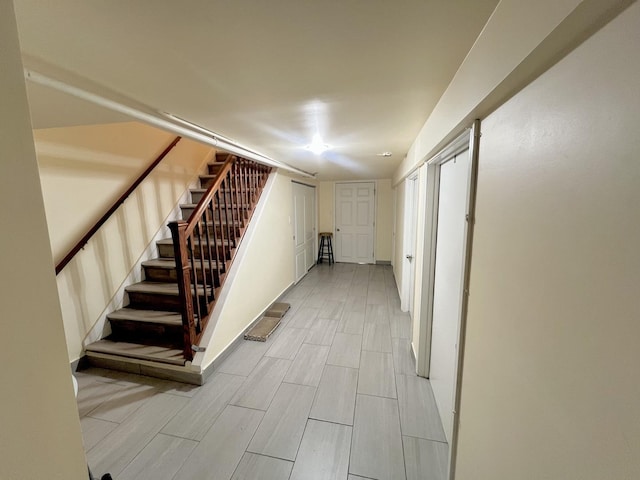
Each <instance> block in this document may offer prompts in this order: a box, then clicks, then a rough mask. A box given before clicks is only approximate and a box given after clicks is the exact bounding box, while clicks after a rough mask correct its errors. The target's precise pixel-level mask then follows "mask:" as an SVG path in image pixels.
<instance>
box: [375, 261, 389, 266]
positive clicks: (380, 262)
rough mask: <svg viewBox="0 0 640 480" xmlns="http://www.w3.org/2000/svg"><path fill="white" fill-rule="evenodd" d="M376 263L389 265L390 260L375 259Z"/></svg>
mask: <svg viewBox="0 0 640 480" xmlns="http://www.w3.org/2000/svg"><path fill="white" fill-rule="evenodd" d="M376 265H391V260H376Z"/></svg>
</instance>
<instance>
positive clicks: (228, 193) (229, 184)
mask: <svg viewBox="0 0 640 480" xmlns="http://www.w3.org/2000/svg"><path fill="white" fill-rule="evenodd" d="M232 178H233V166H231V169H230V170H229V174H228V176H227V188H226V190H225V192H224V200H225V202H227V203H228V204H229V207H230V211H231V228H229V233H230V235H229V238H230V239H233V246H234V247H235V246H236V213H237V212H236V211H235V205H234V204H233V194H232V188H233V183H232V181H231V179H232ZM227 196H228V197H229V199H228V200H227Z"/></svg>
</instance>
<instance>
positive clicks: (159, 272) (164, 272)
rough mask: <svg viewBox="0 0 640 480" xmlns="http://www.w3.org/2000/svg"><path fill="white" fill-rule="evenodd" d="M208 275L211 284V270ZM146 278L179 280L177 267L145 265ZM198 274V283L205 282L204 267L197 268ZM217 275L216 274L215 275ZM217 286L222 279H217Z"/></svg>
mask: <svg viewBox="0 0 640 480" xmlns="http://www.w3.org/2000/svg"><path fill="white" fill-rule="evenodd" d="M206 273H207V274H206V277H207V285H211V277H212V275H211V274H210V273H209V272H206ZM144 275H145V279H146V280H149V281H151V282H169V283H175V282H177V281H178V278H177V274H176V270H175V268H172V269H168V268H155V267H145V268H144ZM196 275H197V277H198V283H204V282H203V271H202V269H199V268H198V269H196ZM215 276H216V275H215V274H214V277H215ZM215 286H216V288H217V287H219V286H220V281H219V280H218V279H216V283H215Z"/></svg>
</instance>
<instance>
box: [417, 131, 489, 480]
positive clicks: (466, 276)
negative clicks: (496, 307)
mask: <svg viewBox="0 0 640 480" xmlns="http://www.w3.org/2000/svg"><path fill="white" fill-rule="evenodd" d="M479 139H480V120H475V121H474V123H473V126H472V127H471V129H467V130H465V132H463V133H462V134H461V135H459V136H458V137H457V138H456V139H455V140H453V141H452V142H451V143H450V144H449V145H448V146H447V147H445V148H444V149H443V150H441V151H440V152H439V153H438V154H436V155H435V156H434V157H432V158H431V159H429V160H428V161H427V162H425V164H426V167H427V179H426V183H427V185H426V218H425V234H424V247H423V248H424V250H423V252H424V255H423V258H422V260H423V270H422V271H423V274H424V275H425V276H426V277H427V278H426V281H423V284H422V291H421V295H420V297H421V298H420V301H421V309H420V311H421V315H420V319H419V321H420V328H419V337H420V340H419V341H420V348H419V355H418V358H416V367H417V371H418V375H420V376H424V377H429V369H430V360H431V340H432V326H433V305H434V281H435V259H436V238H437V231H438V198H439V191H440V167H441V166H442V165H443V164H444V163H446V162H448V161H449V160H451V159H452V158H454V157H455V156H456V155H458V154H460V153H462V152H463V151H465V150H467V149H468V150H469V155H470V158H469V160H470V165H469V168H470V171H469V180H468V183H467V199H466V209H465V210H466V222H465V228H464V241H463V245H464V251H463V254H462V279H463V286H462V291H461V294H460V298H459V303H460V317H459V318H458V322H459V329H458V338H457V345H458V350H457V353H456V361H455V371H454V377H455V378H454V391H453V398H454V400H453V408H454V410H453V431H452V437H451V444H450V445H449V474H448V478H449V479H450V480H453V479H454V477H455V458H456V455H457V446H458V445H457V443H458V432H459V422H460V400H461V386H462V370H463V364H464V350H465V335H466V324H467V308H468V299H469V280H470V268H471V253H472V245H473V227H474V223H475V202H476V189H477V179H478V151H479Z"/></svg>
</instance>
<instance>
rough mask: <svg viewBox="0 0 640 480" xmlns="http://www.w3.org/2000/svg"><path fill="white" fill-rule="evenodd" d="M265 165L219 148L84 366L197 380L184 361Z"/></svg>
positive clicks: (200, 329) (251, 208)
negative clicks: (89, 365)
mask: <svg viewBox="0 0 640 480" xmlns="http://www.w3.org/2000/svg"><path fill="white" fill-rule="evenodd" d="M269 172H270V168H269V167H266V166H263V165H260V164H257V163H255V162H252V161H249V160H246V159H240V158H237V157H235V156H233V155H230V154H226V153H218V154H217V155H216V161H215V162H214V163H211V164H209V165H208V172H207V174H206V175H201V176H200V188H198V189H193V190H191V191H190V193H191V202H192V203H190V204H184V205H180V208H181V210H182V221H178V222H171V223H170V224H169V227H170V229H171V231H172V238H165V239H162V240H160V241H158V242H157V249H158V257H157V258H154V259H152V260H148V261H145V262H143V263H142V269H143V272H144V280H143V281H141V282H138V283H134V284H132V285H129V286H127V287H126V288H125V292H126V296H125V298H126V299H128V303H127V305H126V306H125V307H124V308H121V309H119V310H116V311H114V312H112V313H110V314H109V315H107V319H108V321H109V323H110V325H111V331H112V333H111V334H110V335H109V336H108V337H106V338H103V339H102V340H99V341H97V342H94V343H91V344H89V345H87V346H86V358H87V360H88V361H89V363H90V364H92V365H95V366H101V367H104V368H112V369H117V370H125V371H131V372H134V373H141V374H146V375H151V376H159V377H162V378H171V379H175V380H180V381H185V382H188V383H197V384H200V383H202V376H201V375H200V374H196V373H193V372H192V371H191V370H190V369H189V368H187V367H186V363H187V361H189V360H192V359H193V353H194V350H198V347H197V345H198V342H199V340H200V338H201V337H202V334H203V333H204V329H205V327H206V324H207V321H208V319H209V316H210V314H211V311H212V309H213V307H214V305H215V303H216V300H217V298H218V294H219V291H220V289H221V288H222V285H223V284H224V281H225V279H226V276H227V273H228V271H229V268H230V266H231V263H232V261H233V258H234V257H235V254H236V252H237V249H238V247H239V244H240V241H241V240H242V237H243V235H244V232H245V230H246V228H247V225H248V223H249V220H250V219H251V216H252V214H253V211H254V209H255V206H256V204H257V202H258V200H259V198H260V194H261V192H262V189H263V187H264V185H265V183H266V180H267V178H268V175H269Z"/></svg>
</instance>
